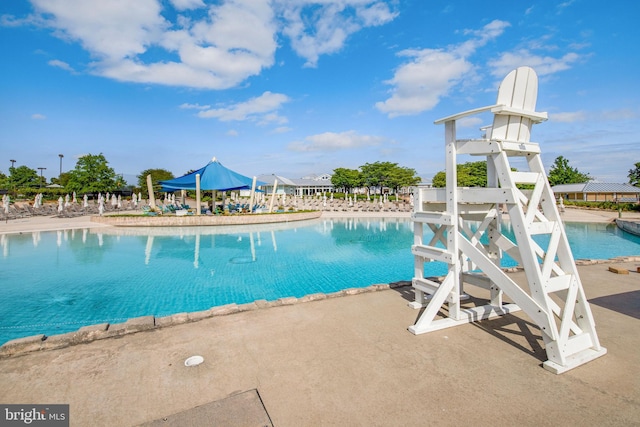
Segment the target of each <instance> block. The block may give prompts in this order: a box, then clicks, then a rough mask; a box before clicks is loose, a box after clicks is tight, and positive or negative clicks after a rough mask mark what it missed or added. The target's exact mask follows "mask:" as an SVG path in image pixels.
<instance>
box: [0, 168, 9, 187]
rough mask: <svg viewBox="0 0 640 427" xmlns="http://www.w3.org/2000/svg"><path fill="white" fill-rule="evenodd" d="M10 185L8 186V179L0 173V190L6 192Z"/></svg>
mask: <svg viewBox="0 0 640 427" xmlns="http://www.w3.org/2000/svg"><path fill="white" fill-rule="evenodd" d="M9 187H11V185H9V177H8V176H7V175H5V174H3V173H2V172H0V188H2V189H5V190H8V189H9Z"/></svg>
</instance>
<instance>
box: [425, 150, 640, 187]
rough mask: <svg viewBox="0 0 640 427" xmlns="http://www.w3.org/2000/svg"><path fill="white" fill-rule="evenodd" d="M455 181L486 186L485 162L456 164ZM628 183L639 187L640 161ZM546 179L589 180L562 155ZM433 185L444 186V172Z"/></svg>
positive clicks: (557, 181)
mask: <svg viewBox="0 0 640 427" xmlns="http://www.w3.org/2000/svg"><path fill="white" fill-rule="evenodd" d="M456 173H457V175H458V176H457V181H458V186H459V187H486V186H487V162H486V161H478V162H467V163H461V164H458V165H456ZM627 177H628V178H629V184H631V185H634V186H636V187H640V162H638V163H635V164H634V168H633V169H630V170H629V174H628V175H627ZM547 179H548V180H549V184H550V185H551V186H555V185H561V184H581V183H585V182H588V181H589V180H591V176H590V175H589V174H588V173H584V172H580V171H579V170H578V169H577V168H575V167H572V166H570V165H569V160H568V159H566V158H565V157H564V156H558V157H556V159H555V160H554V162H553V165H551V168H550V169H549V173H548V174H547ZM432 184H433V186H434V187H446V186H447V181H446V174H445V172H444V171H440V172H438V173H437V174H435V176H434V177H433V181H432Z"/></svg>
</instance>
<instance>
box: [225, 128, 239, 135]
mask: <svg viewBox="0 0 640 427" xmlns="http://www.w3.org/2000/svg"><path fill="white" fill-rule="evenodd" d="M238 135H239V133H238V131H237V130H235V129H230V130H229V131H227V136H238Z"/></svg>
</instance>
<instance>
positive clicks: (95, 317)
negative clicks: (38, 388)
mask: <svg viewBox="0 0 640 427" xmlns="http://www.w3.org/2000/svg"><path fill="white" fill-rule="evenodd" d="M107 233H108V234H107ZM567 233H568V236H569V241H570V244H571V245H572V248H573V251H574V256H575V257H576V258H589V259H608V258H613V257H616V256H623V255H635V254H640V238H637V237H636V236H631V235H627V234H623V233H622V232H621V231H620V230H618V229H617V228H616V227H615V226H610V225H609V226H608V225H605V224H568V225H567ZM0 239H1V240H0V243H1V250H2V257H1V258H0V259H1V260H2V261H0V262H1V263H2V269H1V270H0V286H2V290H3V291H2V293H0V344H1V343H4V342H6V341H7V340H10V339H14V338H19V337H24V336H29V335H35V334H46V335H54V334H61V333H64V332H69V331H73V330H77V329H78V328H80V327H82V326H85V325H93V324H101V323H122V322H124V321H126V319H131V318H137V317H141V316H155V317H166V316H170V315H172V314H175V313H182V312H200V311H204V310H209V309H210V308H211V307H216V306H224V305H227V304H239V305H240V304H246V303H251V302H253V301H256V300H266V301H276V300H278V299H280V298H286V297H295V298H301V297H303V296H305V295H311V294H317V293H324V294H331V293H335V292H339V291H341V290H343V289H349V288H365V287H367V286H370V285H372V284H386V283H391V282H397V281H403V280H405V281H408V280H410V279H411V277H412V275H413V256H412V255H411V251H410V247H411V244H412V242H413V229H412V223H411V222H410V221H409V220H405V219H399V218H394V219H381V218H360V219H357V218H350V219H320V220H313V221H305V222H300V223H292V224H287V225H282V224H279V225H270V226H255V227H241V228H219V227H197V228H195V227H194V228H174V229H168V228H161V229H158V228H149V229H99V230H94V231H90V230H86V229H85V230H75V231H74V230H68V231H60V232H40V233H33V234H22V235H4V236H2V237H0ZM428 267H429V269H430V270H429V271H428V274H429V275H441V274H444V272H445V271H446V270H445V269H446V266H444V265H442V264H439V263H430V264H428Z"/></svg>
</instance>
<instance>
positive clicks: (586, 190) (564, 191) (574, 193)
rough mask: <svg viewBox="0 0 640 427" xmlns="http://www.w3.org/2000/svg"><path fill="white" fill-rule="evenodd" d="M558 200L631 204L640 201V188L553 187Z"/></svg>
mask: <svg viewBox="0 0 640 427" xmlns="http://www.w3.org/2000/svg"><path fill="white" fill-rule="evenodd" d="M551 189H552V190H553V193H554V194H555V196H556V199H558V198H560V197H562V198H563V199H564V200H575V201H584V202H631V203H638V202H639V201H640V188H638V187H634V186H633V185H630V184H608V183H604V182H585V183H582V184H561V185H555V186H553V187H551Z"/></svg>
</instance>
